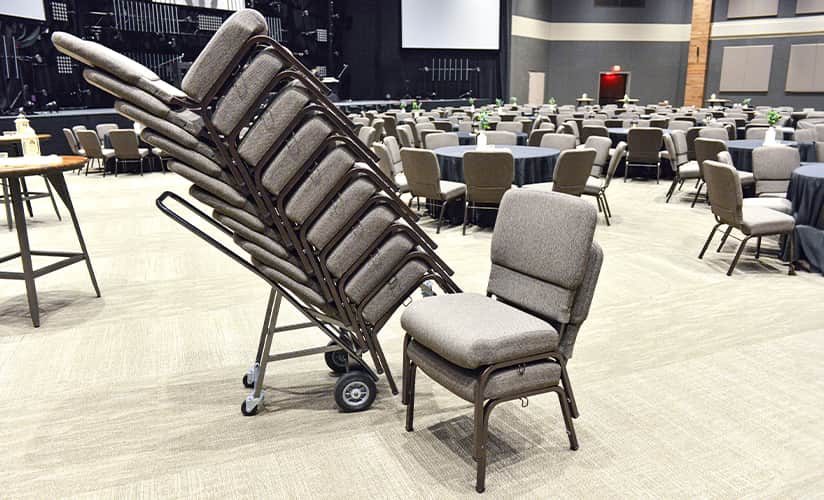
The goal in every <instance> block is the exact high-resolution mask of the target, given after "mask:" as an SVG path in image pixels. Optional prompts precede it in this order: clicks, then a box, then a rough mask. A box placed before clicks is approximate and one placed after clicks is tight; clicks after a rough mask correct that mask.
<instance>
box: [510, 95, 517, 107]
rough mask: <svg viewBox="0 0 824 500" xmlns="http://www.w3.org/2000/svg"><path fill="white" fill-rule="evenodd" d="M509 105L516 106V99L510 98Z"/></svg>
mask: <svg viewBox="0 0 824 500" xmlns="http://www.w3.org/2000/svg"><path fill="white" fill-rule="evenodd" d="M509 103H510V104H512V105H513V106H517V105H518V98H517V97H515V96H512V97H510V98H509Z"/></svg>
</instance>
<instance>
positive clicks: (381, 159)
mask: <svg viewBox="0 0 824 500" xmlns="http://www.w3.org/2000/svg"><path fill="white" fill-rule="evenodd" d="M372 151H374V152H375V154H376V155H378V167H379V168H380V169H381V172H383V173H384V174H386V176H387V177H389V179H392V180H393V181H394V179H395V172H394V170H393V169H392V166H393V163H392V156H391V155H390V153H389V148H387V147H386V145H384V144H383V143H380V142H375V143H373V144H372Z"/></svg>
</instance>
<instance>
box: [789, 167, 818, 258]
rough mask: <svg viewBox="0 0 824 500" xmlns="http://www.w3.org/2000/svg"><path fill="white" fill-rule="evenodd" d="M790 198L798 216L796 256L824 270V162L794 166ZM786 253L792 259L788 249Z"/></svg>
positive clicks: (796, 224) (794, 212)
mask: <svg viewBox="0 0 824 500" xmlns="http://www.w3.org/2000/svg"><path fill="white" fill-rule="evenodd" d="M787 198H788V199H789V200H790V201H791V202H792V204H793V215H794V217H795V258H796V259H802V258H803V259H805V260H806V261H807V262H809V263H810V265H811V267H812V268H813V270H816V271H818V272H821V273H824V163H805V164H803V165H802V166H800V167H798V168H797V169H795V171H794V172H793V174H792V177H790V185H789V187H788V188H787ZM784 253H785V259H786V258H789V255H788V252H787V249H786V248H785V252H784Z"/></svg>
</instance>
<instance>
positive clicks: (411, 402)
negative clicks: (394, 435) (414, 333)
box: [406, 362, 418, 432]
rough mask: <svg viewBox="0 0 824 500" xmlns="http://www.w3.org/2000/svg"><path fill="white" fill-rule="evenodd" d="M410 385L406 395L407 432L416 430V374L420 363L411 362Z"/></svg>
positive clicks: (409, 368)
mask: <svg viewBox="0 0 824 500" xmlns="http://www.w3.org/2000/svg"><path fill="white" fill-rule="evenodd" d="M408 370H409V371H408V375H409V385H408V386H407V390H408V394H407V395H406V398H407V399H406V432H412V431H414V430H415V426H414V418H415V375H416V374H417V371H418V365H416V364H415V363H412V362H410V363H409V367H408Z"/></svg>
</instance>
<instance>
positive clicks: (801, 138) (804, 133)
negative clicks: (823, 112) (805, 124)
mask: <svg viewBox="0 0 824 500" xmlns="http://www.w3.org/2000/svg"><path fill="white" fill-rule="evenodd" d="M815 134H816V132H815V130H813V129H803V130H796V131H795V142H815V137H816V135H815Z"/></svg>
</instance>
